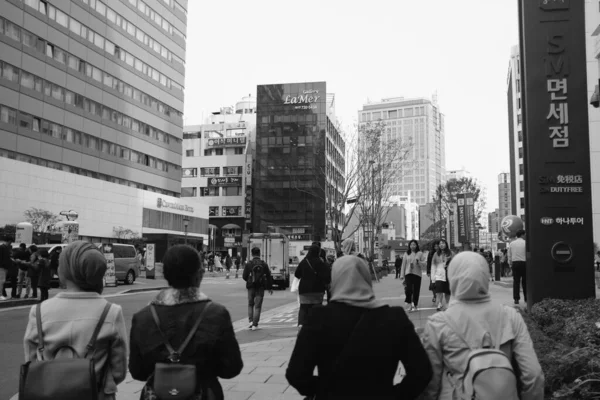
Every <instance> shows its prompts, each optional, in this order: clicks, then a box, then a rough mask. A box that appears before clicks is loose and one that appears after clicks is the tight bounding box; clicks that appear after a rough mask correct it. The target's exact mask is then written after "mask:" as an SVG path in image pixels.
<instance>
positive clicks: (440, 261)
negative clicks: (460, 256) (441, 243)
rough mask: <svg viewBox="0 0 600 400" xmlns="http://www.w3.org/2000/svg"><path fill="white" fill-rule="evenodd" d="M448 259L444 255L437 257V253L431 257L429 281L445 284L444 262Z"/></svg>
mask: <svg viewBox="0 0 600 400" xmlns="http://www.w3.org/2000/svg"><path fill="white" fill-rule="evenodd" d="M448 258H449V257H447V256H446V255H445V254H442V255H438V254H437V253H436V254H434V255H433V258H432V259H431V281H432V282H435V281H442V282H446V261H447V260H448Z"/></svg>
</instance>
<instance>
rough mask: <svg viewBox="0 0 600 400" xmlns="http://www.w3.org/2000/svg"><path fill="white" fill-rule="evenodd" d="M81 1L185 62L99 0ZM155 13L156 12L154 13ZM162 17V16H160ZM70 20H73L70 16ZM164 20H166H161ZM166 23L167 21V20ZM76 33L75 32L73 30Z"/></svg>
mask: <svg viewBox="0 0 600 400" xmlns="http://www.w3.org/2000/svg"><path fill="white" fill-rule="evenodd" d="M25 1H26V2H27V1H29V2H38V1H40V0H25ZM41 1H43V0H41ZM80 1H82V2H83V3H85V4H87V5H89V6H90V8H91V9H93V10H95V11H96V12H97V13H98V14H100V15H102V16H103V17H106V19H108V20H109V21H110V22H112V23H113V24H115V25H117V26H119V27H121V29H123V30H124V31H125V32H127V33H128V34H129V35H130V36H131V37H133V38H136V39H137V40H138V41H139V42H140V43H143V44H144V45H145V46H146V47H149V48H151V49H152V50H154V51H155V52H156V53H158V54H160V55H161V56H162V57H163V58H165V59H167V60H169V61H171V62H173V61H175V62H177V63H179V64H181V65H185V62H184V61H183V59H182V58H180V57H178V56H176V55H175V54H173V53H172V52H170V51H169V49H167V48H166V47H165V46H163V45H162V44H160V43H158V42H157V41H156V40H154V39H152V38H151V37H150V36H149V35H148V34H146V33H145V32H144V31H142V30H141V29H140V28H138V27H137V26H135V25H134V24H133V23H131V21H128V20H127V19H125V18H124V17H123V16H122V15H121V14H117V12H116V11H115V10H113V9H112V8H110V7H108V6H107V5H106V4H105V3H104V2H103V1H101V0H80ZM155 14H156V13H155ZM161 19H162V17H161ZM71 20H73V19H72V18H71ZM163 21H165V22H166V20H163ZM167 23H168V22H167ZM75 33H77V32H75Z"/></svg>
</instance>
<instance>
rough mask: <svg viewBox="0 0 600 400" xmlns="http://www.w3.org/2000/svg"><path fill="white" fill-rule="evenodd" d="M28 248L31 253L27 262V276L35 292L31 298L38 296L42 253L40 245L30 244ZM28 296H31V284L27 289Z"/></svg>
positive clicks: (26, 296) (26, 294) (26, 295)
mask: <svg viewBox="0 0 600 400" xmlns="http://www.w3.org/2000/svg"><path fill="white" fill-rule="evenodd" d="M27 250H28V251H29V254H30V257H29V264H27V278H28V281H29V284H30V286H31V290H32V292H33V293H32V294H31V298H32V299H37V297H38V279H39V272H38V269H39V267H38V262H39V259H40V255H39V254H38V247H37V246H36V245H34V244H32V245H31V246H29V248H28V249H27ZM28 297H29V286H28V287H27V289H26V290H25V298H28Z"/></svg>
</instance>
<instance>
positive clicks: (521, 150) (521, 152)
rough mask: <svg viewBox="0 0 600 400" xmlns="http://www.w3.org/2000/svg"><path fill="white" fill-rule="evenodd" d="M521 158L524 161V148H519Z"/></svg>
mask: <svg viewBox="0 0 600 400" xmlns="http://www.w3.org/2000/svg"><path fill="white" fill-rule="evenodd" d="M519 158H520V159H522V158H523V148H522V147H519Z"/></svg>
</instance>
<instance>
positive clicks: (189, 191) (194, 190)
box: [181, 187, 198, 197]
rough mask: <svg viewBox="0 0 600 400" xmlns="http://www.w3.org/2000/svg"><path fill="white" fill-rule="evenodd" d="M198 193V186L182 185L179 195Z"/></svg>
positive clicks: (195, 194) (192, 195)
mask: <svg viewBox="0 0 600 400" xmlns="http://www.w3.org/2000/svg"><path fill="white" fill-rule="evenodd" d="M197 195H198V188H196V187H182V188H181V197H196V196H197Z"/></svg>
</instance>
